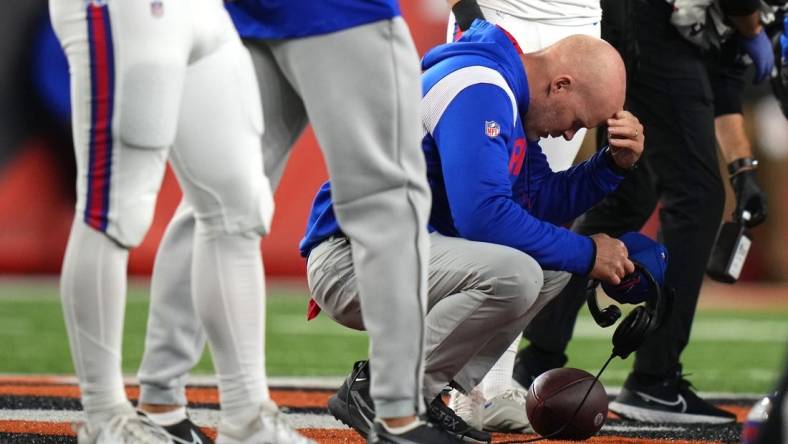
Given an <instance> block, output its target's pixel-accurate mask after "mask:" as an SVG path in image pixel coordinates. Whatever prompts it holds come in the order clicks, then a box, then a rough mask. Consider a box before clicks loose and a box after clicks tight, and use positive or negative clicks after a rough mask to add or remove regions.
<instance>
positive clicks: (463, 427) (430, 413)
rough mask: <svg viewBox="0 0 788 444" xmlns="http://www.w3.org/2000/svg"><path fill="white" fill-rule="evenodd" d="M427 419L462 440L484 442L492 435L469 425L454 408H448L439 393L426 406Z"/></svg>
mask: <svg viewBox="0 0 788 444" xmlns="http://www.w3.org/2000/svg"><path fill="white" fill-rule="evenodd" d="M427 421H429V422H431V423H433V424H435V425H436V426H438V427H440V428H441V429H443V430H445V431H447V432H449V433H450V434H452V435H454V436H455V437H457V438H458V439H460V440H461V441H463V442H472V443H480V444H482V443H484V444H486V443H489V442H490V441H491V440H492V435H490V434H489V433H487V432H482V431H481V430H476V429H474V428H473V427H471V426H469V425H468V423H467V422H465V420H463V419H462V418H460V417H459V416H458V415H457V414H456V413H455V412H454V410H452V409H450V408H449V406H447V405H446V404H445V403H444V402H443V399H441V396H440V395H438V396H437V397H436V398H435V399H434V400H433V401H432V402H431V403H430V405H429V406H427Z"/></svg>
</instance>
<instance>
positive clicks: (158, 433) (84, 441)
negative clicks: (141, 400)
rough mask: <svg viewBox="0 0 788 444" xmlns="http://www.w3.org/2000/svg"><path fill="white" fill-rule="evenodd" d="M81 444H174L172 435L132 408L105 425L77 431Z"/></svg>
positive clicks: (85, 426)
mask: <svg viewBox="0 0 788 444" xmlns="http://www.w3.org/2000/svg"><path fill="white" fill-rule="evenodd" d="M77 442H78V443H79V444H174V443H173V441H172V439H171V438H170V435H169V434H167V431H166V430H164V429H163V428H162V427H161V426H160V425H158V424H156V423H154V422H153V421H151V420H150V419H149V418H148V417H147V416H144V415H139V414H138V413H137V412H136V411H135V410H134V409H133V408H132V407H131V406H129V408H128V410H126V409H124V411H123V412H121V413H118V414H117V415H115V416H113V417H112V419H110V420H109V421H107V422H106V423H104V424H101V425H99V426H98V427H95V428H94V429H91V428H90V427H88V426H87V425H86V424H83V425H81V426H80V427H79V428H78V430H77Z"/></svg>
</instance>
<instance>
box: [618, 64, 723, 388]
mask: <svg viewBox="0 0 788 444" xmlns="http://www.w3.org/2000/svg"><path fill="white" fill-rule="evenodd" d="M696 64H697V67H698V68H699V69H702V68H703V64H702V62H701V61H700V60H698V61H696ZM700 77H701V78H700V79H698V80H697V81H696V83H701V82H705V76H700ZM707 88H708V87H707ZM697 89H700V88H698V87H695V86H694V85H693V87H692V88H690V86H686V87H685V88H682V87H681V83H679V82H674V89H673V90H672V91H673V92H672V94H671V107H670V109H671V114H670V116H669V118H667V117H668V116H664V117H662V119H661V120H659V121H657V120H656V119H654V121H652V120H651V119H650V118H649V115H650V114H652V112H650V111H648V108H649V107H651V106H653V103H654V102H653V101H654V100H656V97H654V95H653V94H649V92H647V91H642V89H640V88H639V89H636V90H635V91H634V92H633V94H632V98H631V100H630V103H631V105H632V109H633V112H635V111H640V114H643V115H644V116H646V118H647V119H648V120H647V122H646V123H645V125H646V128H647V129H646V131H649V137H650V138H651V139H652V140H653V141H655V143H657V144H658V145H659V147H660V149H659V150H655V153H654V155H653V156H652V158H651V160H652V162H653V167H654V170H655V171H656V173H657V174H658V176H659V182H660V186H661V189H662V203H663V204H662V207H661V209H660V222H661V235H662V240H663V242H664V243H665V246H666V247H667V249H668V254H669V256H670V257H669V262H668V268H667V271H666V274H665V285H666V287H668V288H674V289H675V290H676V293H677V297H676V300H675V301H674V303H673V304H672V307H673V311H672V313H671V316H670V317H669V318H668V320H667V322H666V324H665V326H664V327H663V328H662V329H660V330H659V331H657V332H655V333H654V334H653V335H652V336H651V337H650V338H649V339H647V340H646V342H645V343H644V344H643V346H642V347H641V348H640V350H639V351H638V352H637V354H636V355H635V366H634V369H635V372H637V373H642V374H647V375H652V376H656V377H667V376H673V375H675V374H676V373H677V372H680V370H681V367H680V364H679V357H680V355H681V352H682V351H683V350H684V347H685V346H686V345H687V342H688V340H689V335H690V328H691V326H692V319H693V317H694V314H695V306H696V305H697V300H698V295H699V294H700V287H701V284H702V283H703V277H704V275H705V271H706V264H707V263H708V259H709V255H710V254H711V248H712V247H713V245H714V241H715V238H716V235H717V230H718V227H719V223H720V220H721V219H722V210H723V204H724V189H723V185H722V179H721V177H720V172H719V165H718V162H717V151H716V147H715V143H714V115H713V107H712V103H711V101H710V99H711V98H710V97H709V96H706V95H703V94H702V92H697ZM701 91H702V89H701ZM656 122H658V123H657V124H655V123H656Z"/></svg>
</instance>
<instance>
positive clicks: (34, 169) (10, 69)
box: [0, 0, 788, 282]
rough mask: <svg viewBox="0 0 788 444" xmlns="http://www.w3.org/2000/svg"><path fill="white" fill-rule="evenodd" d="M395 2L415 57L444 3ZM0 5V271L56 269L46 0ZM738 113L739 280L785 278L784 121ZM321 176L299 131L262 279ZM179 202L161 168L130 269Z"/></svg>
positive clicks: (70, 184) (292, 262)
mask: <svg viewBox="0 0 788 444" xmlns="http://www.w3.org/2000/svg"><path fill="white" fill-rule="evenodd" d="M402 7H403V11H404V14H405V17H406V19H407V21H408V24H409V25H410V28H411V31H412V33H413V36H414V38H415V41H416V44H417V47H418V49H419V52H420V54H423V53H424V52H425V51H426V50H428V49H429V48H431V47H432V46H434V45H436V44H439V43H441V42H442V41H444V39H445V23H446V17H447V14H448V12H447V10H446V7H445V3H444V1H443V0H427V1H425V0H422V1H417V0H405V1H402ZM4 9H5V12H4V13H3V14H2V15H0V66H2V67H3V69H1V70H0V275H9V274H13V275H18V274H23V275H39V274H43V275H51V274H57V273H58V272H59V270H60V263H61V259H62V255H63V252H64V249H65V245H66V239H67V235H68V231H69V227H70V224H71V220H72V216H73V203H74V183H75V180H74V172H75V167H74V160H73V154H72V145H71V134H70V123H69V94H68V75H67V65H66V60H65V57H64V55H63V53H62V51H61V49H60V46H59V44H58V42H57V40H56V39H55V36H54V34H53V33H52V29H51V26H50V24H49V18H48V15H47V2H46V1H44V0H24V1H23V0H16V1H11V2H4ZM338 107H340V108H341V104H338ZM338 111H341V109H338ZM745 114H746V116H747V118H748V122H749V134H750V136H751V137H752V139H753V142H754V146H755V147H756V149H757V153H756V156H757V157H758V158H759V159H760V160H761V169H760V170H759V172H758V178H759V180H760V183H761V185H762V187H763V188H764V189H765V191H766V192H767V193H768V195H769V205H770V208H769V209H770V214H769V219H768V221H767V222H766V223H765V224H764V225H762V226H760V227H758V228H757V229H756V230H755V231H754V233H753V237H754V240H755V241H754V243H753V247H752V251H751V254H750V257H749V259H748V261H747V263H746V266H745V269H744V272H743V277H742V280H743V281H758V282H781V281H785V280H787V279H788V249H786V248H785V247H786V246H787V245H788V230H784V229H783V227H785V226H787V225H788V200H786V199H785V198H784V196H786V195H788V175H787V174H781V171H785V167H786V166H787V165H788V123H787V121H786V120H785V118H784V117H783V115H782V114H781V113H780V111H779V109H778V106H777V104H776V102H775V101H774V100H772V99H771V97H770V93H769V90H768V87H766V86H765V85H764V86H761V87H758V88H753V87H750V88H749V89H748V92H747V110H746V113H745ZM592 140H593V137H591V136H589V137H587V138H586V142H587V143H586V146H585V147H584V150H583V151H581V154H580V156H579V159H582V158H584V157H585V156H587V155H588V154H589V153H590V152H591V150H593V149H594V147H593V145H592V143H591V141H592ZM723 177H727V175H724V176H723ZM325 178H326V173H325V167H324V164H323V162H322V156H321V155H320V154H319V150H318V148H317V145H316V142H315V139H314V136H313V134H312V132H311V131H309V130H308V131H306V132H305V134H304V136H303V137H302V138H301V139H300V140H299V141H298V144H297V146H296V148H295V150H294V153H293V156H292V158H291V160H290V163H289V165H288V170H287V173H286V174H285V176H284V180H283V181H282V184H281V186H280V188H279V190H278V192H277V195H276V202H277V208H276V216H275V218H274V224H273V229H272V232H271V234H270V235H269V236H268V237H267V238H266V239H265V241H264V242H263V250H264V258H265V267H266V273H267V274H268V275H269V276H276V277H288V278H303V276H304V268H305V263H304V260H303V259H302V258H301V257H300V256H299V255H298V250H297V243H298V241H299V239H300V238H301V236H302V234H303V228H304V226H305V222H306V216H307V213H308V210H309V206H310V203H311V199H312V197H313V194H314V191H315V190H316V189H317V187H318V186H319V184H320V183H321V182H322V181H323V180H325ZM725 182H726V186H727V185H728V183H727V180H726V181H725ZM729 194H730V190H729ZM179 199H180V190H179V189H178V186H177V183H176V182H175V180H174V178H173V176H172V174H171V173H168V175H167V177H166V179H165V182H164V187H163V189H162V192H161V193H160V195H159V200H158V206H157V212H156V219H155V221H154V223H153V227H152V229H151V230H150V232H149V233H148V236H147V238H146V240H145V242H144V243H143V244H142V246H141V247H139V248H137V249H135V250H134V251H133V253H132V255H131V261H130V273H132V274H133V275H142V276H146V275H148V274H149V273H150V270H151V266H152V261H153V257H154V254H155V251H156V247H157V245H158V242H159V239H160V238H161V235H162V233H163V231H164V227H165V225H166V223H167V221H168V220H169V218H170V216H171V215H172V213H173V211H174V209H175V207H176V205H177V203H178V201H179ZM730 203H731V201H730V199H729V206H728V210H726V214H729V213H730V212H731V211H732V206H731V205H730ZM652 220H653V219H652ZM655 224H656V222H655V221H654V222H651V223H650V224H649V226H648V227H647V228H646V231H647V232H650V233H652V234H653V233H654V232H655V230H656V229H657V227H656V225H655Z"/></svg>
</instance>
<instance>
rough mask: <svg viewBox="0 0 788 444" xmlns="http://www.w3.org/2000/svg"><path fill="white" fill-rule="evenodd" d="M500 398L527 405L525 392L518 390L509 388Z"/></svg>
mask: <svg viewBox="0 0 788 444" xmlns="http://www.w3.org/2000/svg"><path fill="white" fill-rule="evenodd" d="M498 396H500V397H501V398H503V399H508V400H510V401H514V402H516V403H518V404H523V405H525V396H526V394H525V392H524V391H523V390H520V389H516V388H509V389H506V390H504V392H503V393H501V394H500V395H498Z"/></svg>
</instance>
